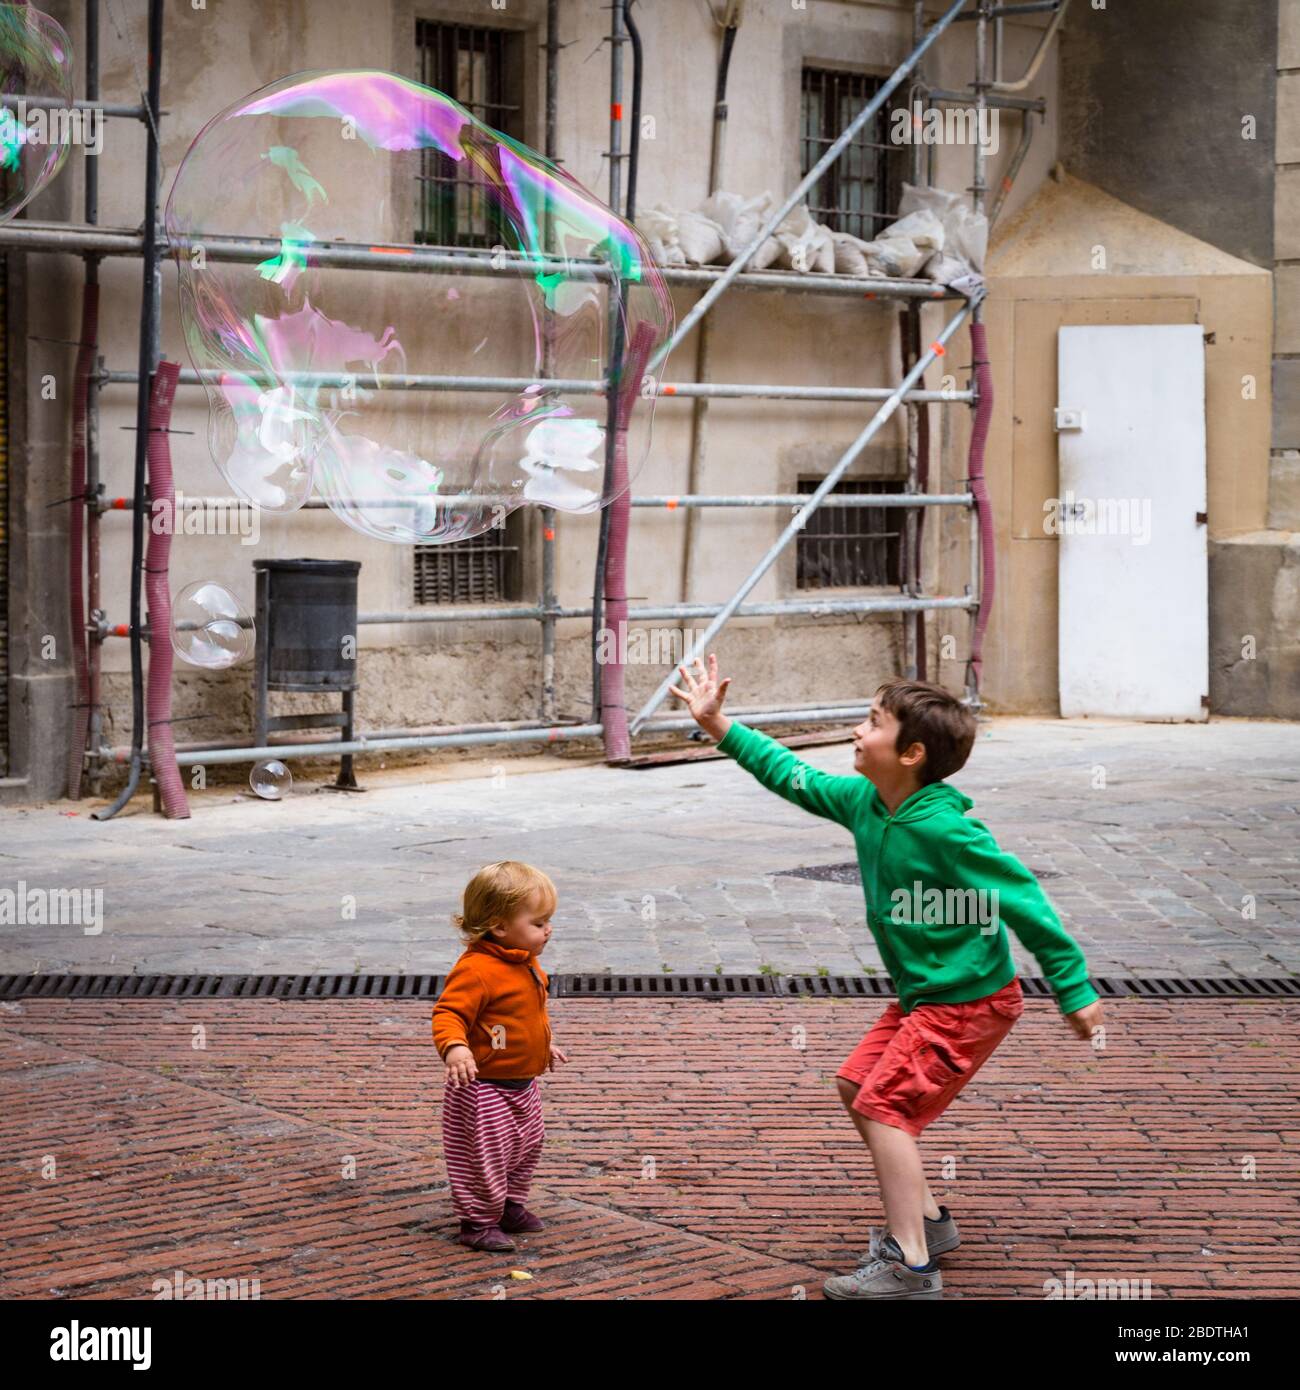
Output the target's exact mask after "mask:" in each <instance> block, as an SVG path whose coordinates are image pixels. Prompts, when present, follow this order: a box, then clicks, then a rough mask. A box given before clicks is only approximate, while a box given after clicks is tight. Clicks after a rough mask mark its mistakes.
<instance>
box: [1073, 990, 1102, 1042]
mask: <svg viewBox="0 0 1300 1390" xmlns="http://www.w3.org/2000/svg"><path fill="white" fill-rule="evenodd" d="M1101 1016H1102V1015H1101V1000H1100V999H1094V1000H1093V1001H1092V1003H1091V1004H1089V1005H1088V1006H1087V1007H1086V1008H1083V1009H1076V1010H1075V1011H1074V1012H1073V1013H1072V1014H1066V1016H1065V1021H1066V1022H1067V1023H1068V1024H1069V1025H1070V1027H1071V1028H1073V1029H1074V1032H1075V1035H1076V1036H1077V1037H1080V1038H1091V1037H1092V1032H1093V1029H1094V1028H1100V1027H1101Z"/></svg>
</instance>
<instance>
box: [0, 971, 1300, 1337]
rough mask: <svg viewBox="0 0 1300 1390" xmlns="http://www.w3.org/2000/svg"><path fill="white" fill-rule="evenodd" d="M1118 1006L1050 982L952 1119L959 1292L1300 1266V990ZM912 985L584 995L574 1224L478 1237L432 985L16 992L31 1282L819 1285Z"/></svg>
mask: <svg viewBox="0 0 1300 1390" xmlns="http://www.w3.org/2000/svg"><path fill="white" fill-rule="evenodd" d="M1106 1008H1107V1015H1108V1017H1107V1037H1106V1044H1107V1045H1106V1048H1105V1049H1104V1050H1103V1051H1095V1050H1093V1049H1092V1048H1091V1047H1090V1046H1089V1045H1088V1044H1086V1043H1081V1042H1079V1041H1078V1040H1077V1039H1074V1038H1073V1037H1072V1036H1071V1035H1070V1034H1069V1033H1068V1031H1067V1030H1066V1028H1065V1026H1064V1024H1063V1023H1062V1021H1061V1019H1060V1016H1059V1014H1058V1013H1057V1012H1056V1010H1055V1008H1054V1007H1053V1006H1052V1005H1051V1003H1050V1002H1048V1001H1045V1000H1031V1001H1030V1002H1029V1004H1028V1006H1027V1008H1026V1012H1025V1014H1024V1016H1023V1017H1022V1019H1021V1020H1020V1022H1019V1023H1018V1024H1017V1025H1016V1027H1015V1029H1014V1030H1013V1031H1012V1033H1011V1034H1010V1035H1009V1037H1008V1039H1007V1040H1006V1042H1004V1043H1003V1045H1002V1046H1001V1047H1000V1048H999V1050H998V1051H997V1053H995V1054H994V1057H993V1058H992V1059H991V1060H990V1062H989V1063H988V1064H987V1065H986V1067H985V1068H984V1069H983V1070H982V1071H981V1072H980V1074H979V1075H978V1076H977V1077H976V1078H975V1080H974V1081H973V1082H971V1084H970V1085H969V1086H967V1087H966V1089H965V1090H964V1091H963V1093H962V1095H961V1096H960V1097H959V1098H958V1099H957V1101H956V1102H955V1103H954V1104H953V1105H952V1107H951V1108H950V1109H949V1110H948V1111H947V1112H946V1114H945V1115H944V1116H943V1117H942V1118H941V1119H940V1120H939V1121H937V1122H936V1123H935V1124H934V1125H933V1126H931V1127H930V1129H929V1130H928V1131H927V1133H926V1136H925V1137H924V1139H923V1140H922V1152H923V1153H924V1154H925V1156H926V1160H927V1165H928V1175H929V1180H930V1182H931V1185H932V1187H933V1190H934V1191H935V1194H936V1196H937V1197H938V1198H939V1200H940V1201H943V1202H944V1203H946V1204H947V1205H948V1206H950V1208H951V1209H952V1210H953V1212H954V1213H955V1215H956V1216H957V1219H958V1222H959V1224H960V1227H961V1233H962V1245H961V1248H960V1249H959V1250H958V1251H955V1252H953V1253H952V1254H951V1255H949V1256H946V1257H945V1258H944V1262H943V1274H944V1282H945V1296H946V1297H948V1298H950V1299H984V1298H993V1299H1003V1300H1012V1299H1017V1300H1023V1299H1036V1300H1040V1299H1043V1298H1044V1297H1045V1296H1047V1295H1048V1294H1049V1293H1051V1292H1052V1291H1053V1288H1054V1286H1053V1284H1052V1281H1054V1280H1055V1281H1059V1282H1060V1283H1061V1284H1064V1283H1065V1282H1066V1281H1067V1279H1069V1278H1070V1277H1071V1275H1072V1276H1073V1280H1074V1281H1075V1284H1076V1285H1077V1286H1078V1287H1082V1285H1081V1284H1080V1283H1079V1281H1082V1280H1093V1281H1099V1280H1119V1281H1125V1282H1124V1283H1123V1285H1122V1287H1123V1288H1124V1289H1126V1290H1128V1291H1129V1292H1133V1291H1135V1290H1136V1292H1133V1296H1134V1297H1143V1298H1145V1297H1149V1298H1152V1299H1165V1298H1173V1299H1179V1298H1202V1299H1223V1298H1258V1297H1286V1298H1295V1297H1296V1296H1297V1295H1300V1267H1298V1266H1297V1263H1296V1260H1295V1248H1296V1241H1297V1238H1300V1178H1298V1177H1297V1159H1298V1158H1300V1124H1298V1123H1297V1118H1296V1113H1295V1108H1294V1096H1295V1094H1296V1090H1297V1084H1298V1082H1300V1049H1297V1047H1296V1044H1295V1036H1296V1028H1297V1024H1300V1003H1295V1002H1289V1001H1278V1000H1267V1001H1266V1000H1240V1001H1232V1002H1224V1001H1210V1002H1200V1001H1197V1002H1191V1003H1188V1002H1158V1001H1148V1000H1136V999H1133V1000H1127V999H1126V1000H1116V1001H1110V1002H1108V1003H1107V1005H1106ZM879 1009H880V1005H879V1004H869V1003H864V1002H861V1001H849V1000H839V999H836V1000H830V999H824V1000H812V999H789V1000H761V1001H758V1000H744V1001H741V1000H732V1001H726V1002H704V1001H697V1000H689V1001H688V1000H681V1001H659V1000H647V999H631V1000H623V1001H620V1002H619V1004H618V1005H617V1006H616V1007H615V1006H612V1005H611V1004H610V1003H609V1002H607V1001H596V1000H571V999H561V1000H557V1001H555V1002H554V1003H553V1004H552V1006H551V1013H552V1022H553V1027H554V1029H555V1034H556V1038H557V1041H559V1042H560V1044H561V1045H562V1046H563V1047H564V1048H565V1049H566V1050H567V1051H568V1053H569V1055H570V1058H571V1060H570V1062H569V1064H568V1066H566V1067H563V1068H561V1069H560V1070H559V1071H558V1072H557V1073H556V1074H555V1075H554V1076H551V1077H548V1078H546V1079H545V1081H544V1083H543V1084H544V1114H545V1123H546V1126H547V1139H546V1146H545V1149H544V1153H543V1157H542V1161H541V1164H540V1167H539V1170H538V1175H537V1180H536V1184H535V1187H534V1190H533V1196H532V1198H531V1199H530V1205H531V1206H532V1207H533V1208H534V1209H535V1210H537V1212H538V1213H539V1214H540V1215H541V1216H542V1217H543V1219H544V1220H545V1221H546V1222H547V1223H548V1225H547V1229H546V1230H545V1231H544V1232H542V1233H539V1234H538V1235H535V1236H529V1237H521V1238H520V1245H519V1248H518V1249H517V1250H516V1251H515V1252H513V1253H511V1254H509V1255H507V1256H494V1255H487V1254H478V1253H475V1252H472V1251H467V1250H464V1249H463V1248H462V1247H459V1246H456V1245H454V1244H453V1243H452V1242H451V1240H450V1235H451V1232H452V1230H453V1229H454V1224H455V1223H454V1218H453V1214H452V1211H451V1206H450V1200H449V1196H448V1192H447V1189H446V1185H445V1180H444V1179H445V1173H444V1169H443V1166H442V1160H441V1154H440V1142H439V1138H438V1135H439V1128H438V1125H439V1116H438V1108H439V1103H440V1090H441V1076H442V1067H441V1065H440V1063H439V1062H438V1059H437V1056H436V1053H435V1052H434V1049H433V1046H432V1042H431V1040H430V1031H429V1007H428V1005H427V1004H419V1003H415V1002H410V1001H397V1000H353V1001H346V1002H344V1001H337V1002H329V1001H315V1002H306V1001H301V1002H280V1001H213V1000H207V1001H174V1000H172V1001H169V1000H146V1001H139V1002H134V1003H126V1002H111V1001H110V1002H94V1001H86V1000H83V1001H75V1000H38V1001H32V1000H28V1001H22V1002H10V1003H6V1004H3V1005H0V1084H2V1085H3V1093H4V1096H5V1105H4V1107H3V1109H2V1110H0V1148H2V1149H3V1152H4V1153H5V1154H6V1156H7V1158H8V1161H7V1162H6V1163H5V1164H4V1165H3V1166H0V1216H2V1217H3V1221H2V1222H0V1297H5V1298H20V1299H34V1298H50V1297H60V1296H67V1297H76V1298H87V1297H88V1298H134V1299H144V1298H150V1297H152V1296H153V1293H154V1290H155V1281H157V1280H163V1281H166V1282H168V1283H169V1284H172V1283H174V1281H175V1278H176V1271H180V1272H181V1277H182V1278H200V1279H204V1280H207V1279H213V1280H238V1279H244V1280H247V1281H252V1280H257V1281H258V1282H257V1293H258V1295H259V1296H260V1297H261V1298H263V1299H291V1298H296V1299H301V1298H385V1297H402V1298H431V1299H475V1298H479V1299H489V1298H496V1297H507V1298H529V1299H534V1298H540V1299H557V1298H568V1299H640V1298H656V1299H773V1298H781V1299H789V1298H798V1297H808V1298H813V1299H816V1298H820V1297H821V1282H822V1280H823V1279H824V1278H825V1277H826V1275H827V1274H830V1273H834V1272H838V1271H841V1270H843V1269H845V1268H851V1267H853V1265H854V1264H856V1262H857V1259H856V1257H857V1256H858V1255H859V1254H860V1252H861V1251H862V1250H863V1249H865V1247H866V1245H867V1242H868V1231H869V1227H870V1226H872V1225H879V1224H882V1222H883V1214H882V1212H881V1208H880V1205H879V1200H878V1196H877V1194H876V1191H875V1186H874V1178H873V1176H872V1173H871V1169H870V1164H869V1159H868V1155H867V1153H866V1150H865V1148H864V1146H863V1145H862V1143H861V1141H860V1140H859V1138H858V1136H857V1134H856V1131H854V1130H853V1128H852V1126H851V1125H850V1123H849V1122H848V1119H847V1117H846V1116H845V1115H844V1113H843V1110H842V1108H841V1106H840V1104H839V1102H838V1100H837V1099H836V1097H835V1093H834V1083H833V1077H834V1072H835V1070H836V1068H837V1067H838V1065H839V1064H840V1062H841V1061H842V1059H843V1057H844V1056H845V1055H847V1053H848V1052H849V1051H850V1049H851V1048H852V1047H853V1046H854V1044H855V1043H856V1042H857V1041H858V1038H859V1037H860V1035H861V1034H862V1033H863V1032H864V1031H865V1030H866V1029H867V1028H868V1027H869V1026H870V1024H871V1023H872V1022H873V1021H874V1018H875V1016H876V1015H877V1014H878V1012H879ZM200 1043H201V1046H200V1045H197V1044H200ZM512 1271H521V1272H523V1273H525V1274H529V1275H531V1276H532V1277H531V1279H529V1280H519V1279H516V1278H514V1277H512ZM1112 1287H1115V1286H1114V1285H1112ZM246 1289H247V1290H248V1291H251V1289H252V1285H251V1282H250V1283H249V1284H247V1285H246ZM1120 1296H1127V1295H1120ZM1218 1320H1220V1319H1219V1318H1212V1317H1207V1318H1206V1321H1207V1322H1214V1321H1218Z"/></svg>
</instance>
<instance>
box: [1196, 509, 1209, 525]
mask: <svg viewBox="0 0 1300 1390" xmlns="http://www.w3.org/2000/svg"><path fill="white" fill-rule="evenodd" d="M1209 520H1210V518H1209V514H1208V513H1207V512H1197V513H1196V524H1197V525H1198V526H1205V525H1208V523H1209Z"/></svg>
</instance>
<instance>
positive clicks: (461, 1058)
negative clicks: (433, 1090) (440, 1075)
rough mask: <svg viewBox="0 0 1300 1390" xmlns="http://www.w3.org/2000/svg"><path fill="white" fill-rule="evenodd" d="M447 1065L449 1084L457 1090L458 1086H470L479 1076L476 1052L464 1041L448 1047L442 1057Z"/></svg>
mask: <svg viewBox="0 0 1300 1390" xmlns="http://www.w3.org/2000/svg"><path fill="white" fill-rule="evenodd" d="M442 1060H443V1062H444V1063H445V1065H446V1067H447V1085H448V1086H450V1087H451V1088H452V1090H455V1089H456V1087H457V1086H468V1085H469V1083H470V1082H471V1081H473V1080H474V1078H475V1077H477V1076H478V1066H477V1064H476V1063H475V1061H474V1054H473V1053H472V1052H471V1051H470V1050H469V1048H467V1047H466V1046H465V1045H464V1044H463V1043H457V1044H456V1046H455V1047H449V1048H448V1049H447V1055H446V1056H445V1057H444V1058H443V1059H442Z"/></svg>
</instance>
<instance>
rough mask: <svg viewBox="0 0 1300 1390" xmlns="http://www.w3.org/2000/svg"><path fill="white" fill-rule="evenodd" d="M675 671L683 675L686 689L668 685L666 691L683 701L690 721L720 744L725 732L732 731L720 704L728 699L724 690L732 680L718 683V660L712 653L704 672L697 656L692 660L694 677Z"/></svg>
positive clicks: (681, 669) (687, 673)
mask: <svg viewBox="0 0 1300 1390" xmlns="http://www.w3.org/2000/svg"><path fill="white" fill-rule="evenodd" d="M677 669H678V670H679V671H680V672H681V673H682V679H683V680H684V681H685V682H686V689H685V690H679V689H678V688H677V687H676V686H675V685H670V686H669V687H668V689H669V690H671V691H672V693H673V694H674V695H676V696H677V698H678V699H679V700H685V701H686V706H687V708H688V709H689V710H690V712H691V718H692V719H694V720H695V722H696V723H697V724H698V725H699V726H700V728H701V729H703V730H704V732H705V733H706V734H708V735H709V736H710V737H711V738H715V739H717V740H718V742H719V743H720V742H721V741H722V740H723V739H724V738H725V737H726V734H727V730H728V729H729V728H731V720H730V719H728V718H727V716H726V715H725V714H723V712H722V702H723V701H724V700H725V699H726V698H727V687H728V686H729V685H730V684H731V677H730V676H727V677H726V679H725V680H721V681H720V680H719V679H718V658H717V657H716V656H714V655H713V653H712V652H710V653H709V667H708V670H707V671H706V670H705V669H704V663H703V662H702V661H701V660H700V658H699V657H698V656H697V657H696V658H695V673H694V674H692V673H691V672H690V671H688V670H687V669H686V667H685V666H679V667H678V668H677Z"/></svg>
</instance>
